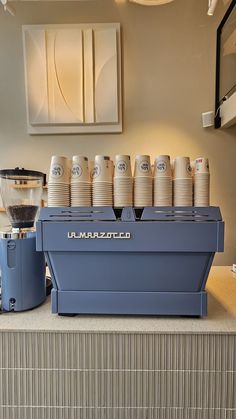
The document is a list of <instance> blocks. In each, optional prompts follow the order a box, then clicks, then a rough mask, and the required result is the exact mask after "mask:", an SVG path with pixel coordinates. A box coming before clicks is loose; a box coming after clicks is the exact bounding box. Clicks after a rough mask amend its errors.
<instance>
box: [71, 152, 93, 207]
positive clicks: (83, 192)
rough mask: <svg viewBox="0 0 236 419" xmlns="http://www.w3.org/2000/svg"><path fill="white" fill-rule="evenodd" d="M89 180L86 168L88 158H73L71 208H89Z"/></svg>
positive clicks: (87, 168) (90, 192)
mask: <svg viewBox="0 0 236 419" xmlns="http://www.w3.org/2000/svg"><path fill="white" fill-rule="evenodd" d="M91 194H92V191H91V179H90V173H89V167H88V158H87V157H85V156H73V158H72V168H71V206H72V207H90V206H91V203H92V200H91Z"/></svg>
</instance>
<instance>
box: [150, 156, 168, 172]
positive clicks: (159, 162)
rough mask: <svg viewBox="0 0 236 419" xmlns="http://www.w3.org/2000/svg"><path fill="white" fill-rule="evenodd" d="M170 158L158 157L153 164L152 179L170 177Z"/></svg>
mask: <svg viewBox="0 0 236 419" xmlns="http://www.w3.org/2000/svg"><path fill="white" fill-rule="evenodd" d="M171 176H172V171H171V164H170V156H158V157H156V159H155V163H154V177H171Z"/></svg>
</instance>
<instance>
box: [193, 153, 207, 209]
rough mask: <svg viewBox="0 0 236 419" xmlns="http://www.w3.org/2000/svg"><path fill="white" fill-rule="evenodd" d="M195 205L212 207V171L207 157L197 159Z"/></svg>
mask: <svg viewBox="0 0 236 419" xmlns="http://www.w3.org/2000/svg"><path fill="white" fill-rule="evenodd" d="M194 205H195V207H208V206H209V205H210V171H209V161H208V159H206V158H205V157H202V158H198V159H196V162H195V171H194Z"/></svg>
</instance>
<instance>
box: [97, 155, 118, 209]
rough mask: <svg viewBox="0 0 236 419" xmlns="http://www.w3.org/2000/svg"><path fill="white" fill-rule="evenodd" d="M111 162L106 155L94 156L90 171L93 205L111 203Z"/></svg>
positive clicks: (110, 204) (109, 204) (98, 205)
mask: <svg viewBox="0 0 236 419" xmlns="http://www.w3.org/2000/svg"><path fill="white" fill-rule="evenodd" d="M113 170H114V166H113V162H112V161H111V160H110V157H108V156H95V160H94V168H93V173H92V178H93V182H92V192H93V193H92V194H93V206H95V207H100V206H112V205H113Z"/></svg>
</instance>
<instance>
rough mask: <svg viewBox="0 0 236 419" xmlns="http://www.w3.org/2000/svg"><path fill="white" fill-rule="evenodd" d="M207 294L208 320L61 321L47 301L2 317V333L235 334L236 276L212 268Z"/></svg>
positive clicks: (118, 318)
mask: <svg viewBox="0 0 236 419" xmlns="http://www.w3.org/2000/svg"><path fill="white" fill-rule="evenodd" d="M207 291H208V316H207V317H205V318H184V317H138V316H133V317H131V316H92V315H91V316H87V315H86V316H81V315H80V316H76V317H61V316H58V315H56V314H51V307H50V298H48V299H47V301H46V302H45V303H44V304H42V305H41V306H40V307H38V308H36V309H34V310H31V311H27V312H23V313H3V314H1V315H0V331H28V332H32V331H37V332H40V331H41V332H44V331H45V332H48V331H53V332H96V333H154V334H156V333H167V334H168V333H173V334H185V333H191V334H195V333H197V334H198V333H200V334H209V333H213V334H218V333H223V334H225V333H229V334H236V274H234V273H232V272H231V267H229V266H217V267H212V269H211V272H210V275H209V279H208V282H207Z"/></svg>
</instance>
